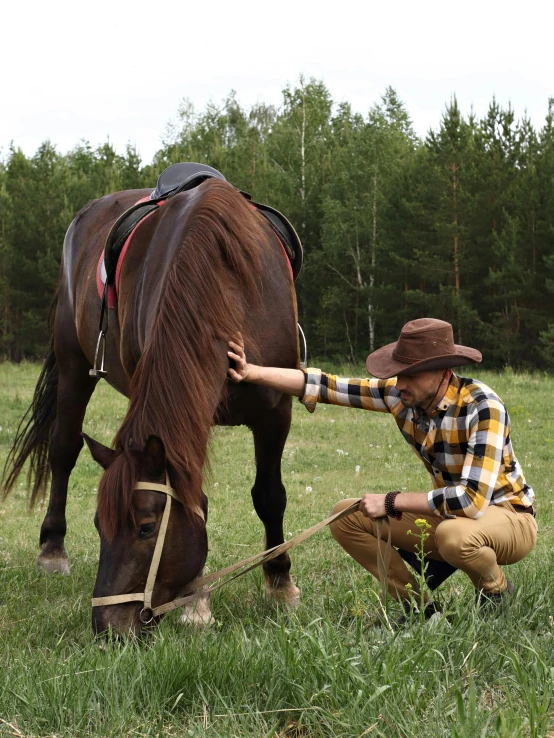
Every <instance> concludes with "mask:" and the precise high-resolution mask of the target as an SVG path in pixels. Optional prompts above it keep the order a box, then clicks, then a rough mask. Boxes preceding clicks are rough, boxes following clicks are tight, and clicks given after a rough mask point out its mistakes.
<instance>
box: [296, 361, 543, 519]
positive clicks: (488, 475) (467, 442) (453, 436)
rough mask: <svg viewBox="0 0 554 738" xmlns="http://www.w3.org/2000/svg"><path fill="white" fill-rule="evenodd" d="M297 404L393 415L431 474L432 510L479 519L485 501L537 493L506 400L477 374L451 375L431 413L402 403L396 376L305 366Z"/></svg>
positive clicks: (521, 500)
mask: <svg viewBox="0 0 554 738" xmlns="http://www.w3.org/2000/svg"><path fill="white" fill-rule="evenodd" d="M304 374H305V376H306V385H305V390H304V396H303V397H301V398H300V402H301V403H302V404H303V405H305V406H306V408H307V409H308V410H309V411H310V412H313V411H314V410H315V406H316V403H317V402H326V403H331V404H333V405H345V406H348V407H358V408H362V409H363V410H376V411H377V412H383V413H392V415H393V417H394V419H395V420H396V424H397V425H398V427H399V429H400V432H401V433H402V435H403V436H404V438H405V439H406V441H407V442H408V443H409V444H410V446H411V447H412V449H413V450H414V451H415V453H416V455H417V456H418V457H419V458H420V459H421V460H422V461H423V463H424V464H425V467H426V468H427V471H428V472H429V473H430V475H431V477H432V479H433V487H434V489H432V490H431V492H429V494H428V500H429V505H430V507H431V509H432V510H438V512H439V513H441V514H442V515H443V516H444V517H454V516H457V515H461V516H464V515H465V516H466V517H468V518H479V517H480V516H481V515H482V514H483V511H484V510H485V508H486V507H487V505H489V504H491V505H496V504H498V503H499V502H506V501H508V502H510V503H511V504H512V505H523V506H524V507H529V506H530V505H532V504H533V500H534V498H535V494H534V492H533V490H532V489H531V487H529V486H528V485H527V483H526V482H525V478H524V477H523V473H522V470H521V466H520V465H519V463H518V461H517V459H516V457H515V456H514V452H513V450H512V444H511V441H510V419H509V417H508V411H507V410H506V408H505V406H504V403H503V402H502V400H501V399H500V398H499V397H498V395H496V394H495V393H494V392H493V391H492V390H491V389H490V388H489V387H487V386H486V385H485V384H483V383H482V382H478V381H477V380H475V379H464V378H463V377H458V376H456V375H455V374H453V375H452V378H451V380H450V384H449V385H448V389H447V391H446V394H445V395H444V397H443V398H442V400H441V401H440V403H439V404H438V406H437V407H436V408H435V410H434V411H433V413H432V414H431V417H430V418H429V417H427V415H425V414H424V413H423V412H422V411H421V409H418V408H416V409H412V408H408V407H404V405H403V404H402V402H401V401H400V393H399V392H398V390H397V389H396V378H393V379H386V380H382V379H342V378H340V377H336V376H333V375H331V374H325V373H324V372H322V371H320V370H319V369H307V370H306V371H305V372H304Z"/></svg>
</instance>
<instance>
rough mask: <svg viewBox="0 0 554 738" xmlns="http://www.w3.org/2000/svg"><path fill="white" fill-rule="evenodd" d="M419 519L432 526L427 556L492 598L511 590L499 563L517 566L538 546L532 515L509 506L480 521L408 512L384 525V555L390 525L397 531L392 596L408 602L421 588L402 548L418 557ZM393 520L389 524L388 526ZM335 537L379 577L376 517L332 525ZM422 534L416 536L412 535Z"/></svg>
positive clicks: (490, 511) (492, 507)
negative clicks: (455, 570) (458, 571)
mask: <svg viewBox="0 0 554 738" xmlns="http://www.w3.org/2000/svg"><path fill="white" fill-rule="evenodd" d="M352 502H354V500H341V501H340V502H338V503H337V504H336V505H335V507H334V508H333V513H336V512H339V511H340V510H343V509H344V508H345V507H347V506H348V505H349V504H351V503H352ZM418 518H425V520H427V522H428V523H429V525H430V526H431V527H430V528H429V529H428V533H429V537H428V538H427V540H426V541H425V546H424V551H425V553H426V555H427V556H428V557H429V558H430V559H436V560H437V561H448V563H449V564H452V566H455V567H457V568H458V569H461V570H462V571H464V572H465V573H466V574H467V575H468V577H469V578H470V579H471V581H472V583H473V586H474V587H475V588H476V589H482V590H483V591H484V592H486V593H488V594H498V593H500V592H503V591H504V590H505V589H506V577H505V575H504V572H503V571H502V569H501V568H500V566H499V564H515V563H516V561H520V560H521V559H523V558H524V557H525V556H527V554H528V553H529V552H530V551H531V550H532V549H533V547H534V546H535V543H536V541H537V523H536V521H535V518H534V517H533V516H532V515H529V514H527V513H517V512H515V511H514V510H513V508H512V506H511V505H510V504H509V503H501V504H500V505H489V507H487V509H486V510H485V512H484V513H483V515H482V516H481V517H480V518H479V519H477V520H472V519H470V518H461V517H458V518H449V519H447V520H444V519H443V518H441V517H439V516H437V515H416V514H415V513H404V514H403V515H402V520H393V519H390V518H387V519H386V520H385V522H384V524H383V526H382V530H381V538H382V539H383V542H382V543H381V544H380V551H381V556H382V557H384V556H385V545H386V539H387V537H388V525H389V524H390V526H391V538H392V545H393V549H392V551H391V557H390V565H389V570H388V576H387V585H388V591H389V593H390V594H391V596H392V597H393V598H394V599H399V600H402V599H408V598H409V593H408V590H407V589H406V585H407V584H410V585H411V587H412V591H416V592H417V589H418V585H417V582H416V580H415V578H414V577H413V576H412V574H411V572H410V571H409V569H408V568H407V566H406V564H405V563H404V561H403V559H402V558H401V557H400V554H399V553H398V552H397V551H396V550H395V548H394V547H396V548H401V549H404V550H406V551H412V552H415V550H416V546H417V545H418V543H419V539H418V538H417V534H418V533H419V529H418V527H417V525H416V524H415V521H416V520H417V519H418ZM387 521H388V522H387ZM330 528H331V533H332V534H333V537H334V538H335V539H336V540H337V541H338V543H340V545H341V546H342V547H343V548H344V550H345V551H347V552H348V553H349V554H350V556H352V558H353V559H355V560H356V561H357V562H358V563H359V564H361V565H362V566H363V567H364V568H365V569H367V570H368V571H369V572H371V574H373V576H374V577H376V578H377V579H378V578H379V574H378V556H379V552H378V548H377V546H378V541H377V526H376V524H375V521H374V520H372V519H371V518H366V517H365V516H364V515H362V513H360V512H356V513H353V514H352V515H349V516H348V517H346V518H342V519H341V520H338V521H337V522H335V523H332V524H331V526H330ZM409 530H411V531H412V533H414V534H416V535H410V534H409V533H408V531H409Z"/></svg>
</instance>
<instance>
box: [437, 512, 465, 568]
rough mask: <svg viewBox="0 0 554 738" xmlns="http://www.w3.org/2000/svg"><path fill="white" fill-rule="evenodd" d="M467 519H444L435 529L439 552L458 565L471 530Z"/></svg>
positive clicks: (449, 561) (446, 559)
mask: <svg viewBox="0 0 554 738" xmlns="http://www.w3.org/2000/svg"><path fill="white" fill-rule="evenodd" d="M466 522H467V521H459V520H443V521H442V523H439V525H437V528H436V530H435V542H436V545H437V550H438V552H439V554H440V555H441V556H442V558H443V559H444V560H445V561H448V563H450V564H454V565H456V564H457V563H458V562H459V560H460V557H461V556H462V552H463V550H464V548H467V545H468V543H469V538H470V536H471V531H470V530H469V529H468V526H467V525H464V523H466Z"/></svg>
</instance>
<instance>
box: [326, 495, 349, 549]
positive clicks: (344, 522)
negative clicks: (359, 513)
mask: <svg viewBox="0 0 554 738" xmlns="http://www.w3.org/2000/svg"><path fill="white" fill-rule="evenodd" d="M353 502H354V499H351V500H350V499H348V500H339V501H338V502H337V504H336V505H335V506H334V508H333V509H332V510H331V515H336V514H337V513H340V512H342V511H343V510H345V509H346V508H347V507H348V506H349V505H351V504H352V503H353ZM350 517H351V516H350V515H348V516H346V517H344V518H340V520H335V522H334V523H331V524H330V525H329V530H330V531H331V534H332V536H333V538H334V539H335V540H336V541H340V539H341V538H342V537H343V536H344V535H346V534H347V531H348V528H349V527H350V526H349V523H348V520H349V518H350Z"/></svg>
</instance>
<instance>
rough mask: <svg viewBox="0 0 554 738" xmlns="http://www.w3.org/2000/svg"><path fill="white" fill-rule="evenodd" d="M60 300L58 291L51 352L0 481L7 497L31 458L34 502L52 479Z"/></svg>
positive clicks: (50, 321) (29, 477) (29, 476)
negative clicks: (52, 442)
mask: <svg viewBox="0 0 554 738" xmlns="http://www.w3.org/2000/svg"><path fill="white" fill-rule="evenodd" d="M57 303H58V295H57V294H56V297H55V298H54V302H53V303H52V307H51V309H50V316H49V319H48V327H49V332H50V338H49V344H48V353H47V355H46V359H45V361H44V364H43V366H42V370H41V372H40V376H39V378H38V382H37V386H36V387H35V394H34V396H33V401H32V403H31V405H30V407H29V409H28V410H27V412H26V413H25V415H24V416H23V418H22V419H21V422H20V423H19V426H18V428H17V431H16V435H15V440H14V442H13V445H12V447H11V449H10V452H9V454H8V458H7V459H6V463H5V465H4V471H3V473H2V480H1V481H0V489H2V490H3V497H4V498H5V497H6V496H7V495H8V494H9V493H10V491H11V490H12V489H13V486H14V485H15V483H16V481H17V478H18V477H19V475H20V474H21V472H22V470H23V466H24V464H25V462H26V461H27V459H29V460H30V465H29V470H28V474H27V486H28V488H29V489H30V490H31V497H30V504H31V506H33V505H34V504H35V502H36V500H37V498H42V497H44V495H45V493H46V488H47V486H48V482H49V481H50V462H49V459H48V451H49V447H50V439H51V437H52V429H53V426H54V421H55V420H56V406H57V395H58V377H59V372H58V364H57V362H56V355H55V353H54V331H53V327H52V326H53V317H54V315H55V313H56V306H57Z"/></svg>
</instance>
